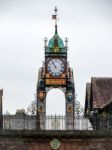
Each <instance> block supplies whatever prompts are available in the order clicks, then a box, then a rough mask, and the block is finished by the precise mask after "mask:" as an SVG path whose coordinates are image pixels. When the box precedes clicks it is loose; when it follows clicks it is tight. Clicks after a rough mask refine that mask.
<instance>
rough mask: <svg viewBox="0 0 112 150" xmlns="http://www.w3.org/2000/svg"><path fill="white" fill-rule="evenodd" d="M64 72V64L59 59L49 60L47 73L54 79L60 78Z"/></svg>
mask: <svg viewBox="0 0 112 150" xmlns="http://www.w3.org/2000/svg"><path fill="white" fill-rule="evenodd" d="M64 70H65V65H64V62H63V61H62V60H61V59H59V58H54V59H51V60H49V62H48V64H47V71H48V72H49V74H50V75H52V76H54V77H58V76H60V75H61V74H62V73H63V72H64Z"/></svg>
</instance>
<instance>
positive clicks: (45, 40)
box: [44, 37, 48, 48]
mask: <svg viewBox="0 0 112 150" xmlns="http://www.w3.org/2000/svg"><path fill="white" fill-rule="evenodd" d="M47 41H48V40H47V38H46V37H45V39H44V43H45V48H46V46H47Z"/></svg>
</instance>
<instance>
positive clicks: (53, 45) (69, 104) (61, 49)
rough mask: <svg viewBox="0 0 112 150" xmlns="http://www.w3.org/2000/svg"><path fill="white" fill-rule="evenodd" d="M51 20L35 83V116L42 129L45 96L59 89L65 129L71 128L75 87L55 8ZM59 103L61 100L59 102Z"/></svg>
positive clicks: (65, 44)
mask: <svg viewBox="0 0 112 150" xmlns="http://www.w3.org/2000/svg"><path fill="white" fill-rule="evenodd" d="M54 11H55V14H54V15H52V19H54V20H55V33H54V36H53V37H52V38H51V39H50V40H49V42H47V38H45V61H44V63H43V66H42V67H41V68H40V69H39V76H38V83H37V116H38V117H39V118H40V126H41V128H44V126H43V121H42V120H44V118H45V116H46V95H47V93H48V92H49V90H50V89H52V88H59V89H61V90H62V91H63V92H64V94H65V101H66V102H65V103H66V105H65V108H66V109H65V110H66V112H65V115H66V129H71V128H73V126H74V124H73V122H74V115H75V85H74V79H73V70H72V69H71V68H70V66H69V63H68V60H67V50H68V46H67V42H68V40H67V38H66V39H65V42H63V40H62V39H61V38H60V37H59V35H58V29H57V28H58V26H57V8H56V7H55V9H54ZM60 101H61V100H60Z"/></svg>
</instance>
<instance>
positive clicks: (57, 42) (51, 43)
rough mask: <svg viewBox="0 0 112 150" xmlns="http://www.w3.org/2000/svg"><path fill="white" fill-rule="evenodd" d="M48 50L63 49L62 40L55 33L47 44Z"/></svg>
mask: <svg viewBox="0 0 112 150" xmlns="http://www.w3.org/2000/svg"><path fill="white" fill-rule="evenodd" d="M48 47H49V48H54V47H58V48H64V44H63V40H62V39H61V38H60V37H59V35H58V34H57V33H55V34H54V36H53V37H52V38H51V39H50V40H49V44H48Z"/></svg>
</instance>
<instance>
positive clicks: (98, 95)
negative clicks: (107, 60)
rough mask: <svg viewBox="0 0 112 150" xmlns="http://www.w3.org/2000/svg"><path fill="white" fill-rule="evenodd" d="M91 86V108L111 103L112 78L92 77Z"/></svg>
mask: <svg viewBox="0 0 112 150" xmlns="http://www.w3.org/2000/svg"><path fill="white" fill-rule="evenodd" d="M91 86H92V104H93V108H101V107H102V106H103V105H105V104H107V103H109V102H111V101H112V78H109V77H105V78H104V77H93V78H91Z"/></svg>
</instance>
